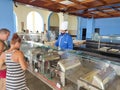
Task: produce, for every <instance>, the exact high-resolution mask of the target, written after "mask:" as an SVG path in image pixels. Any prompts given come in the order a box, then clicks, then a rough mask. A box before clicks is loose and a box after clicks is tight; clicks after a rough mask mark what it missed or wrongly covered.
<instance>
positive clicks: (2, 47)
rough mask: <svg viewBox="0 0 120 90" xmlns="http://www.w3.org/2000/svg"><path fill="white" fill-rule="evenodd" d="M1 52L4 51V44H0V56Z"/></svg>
mask: <svg viewBox="0 0 120 90" xmlns="http://www.w3.org/2000/svg"><path fill="white" fill-rule="evenodd" d="M3 50H4V44H3V43H2V42H0V55H1V54H2V52H3Z"/></svg>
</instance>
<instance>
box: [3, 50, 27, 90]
mask: <svg viewBox="0 0 120 90" xmlns="http://www.w3.org/2000/svg"><path fill="white" fill-rule="evenodd" d="M14 52H15V51H11V52H6V61H5V62H6V67H7V74H6V90H27V87H26V80H25V72H24V71H23V70H22V68H21V66H20V64H19V63H16V62H14V61H12V60H11V56H12V54H13V53H14Z"/></svg>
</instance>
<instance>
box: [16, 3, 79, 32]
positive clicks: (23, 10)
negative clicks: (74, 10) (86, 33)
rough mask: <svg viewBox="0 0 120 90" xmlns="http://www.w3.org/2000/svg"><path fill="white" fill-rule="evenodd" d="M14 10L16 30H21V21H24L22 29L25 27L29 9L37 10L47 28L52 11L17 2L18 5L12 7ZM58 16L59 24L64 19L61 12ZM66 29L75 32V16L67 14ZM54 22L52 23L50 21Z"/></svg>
mask: <svg viewBox="0 0 120 90" xmlns="http://www.w3.org/2000/svg"><path fill="white" fill-rule="evenodd" d="M14 11H15V13H16V15H17V19H18V31H19V32H20V31H21V22H24V29H27V25H26V24H27V15H28V13H29V12H31V11H36V12H38V13H39V14H40V15H41V16H42V17H43V21H44V24H46V29H47V30H48V18H49V15H50V14H51V13H52V12H51V11H48V10H46V9H41V8H38V7H33V6H28V5H21V4H18V7H14ZM58 16H59V26H60V25H61V23H62V22H63V21H64V15H63V13H58ZM68 22H69V25H68V30H70V31H69V32H70V33H71V32H72V33H74V34H76V30H77V17H76V16H69V17H68ZM52 24H54V23H52Z"/></svg>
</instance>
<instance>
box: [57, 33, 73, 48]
mask: <svg viewBox="0 0 120 90" xmlns="http://www.w3.org/2000/svg"><path fill="white" fill-rule="evenodd" d="M55 46H57V47H59V48H60V49H61V50H66V49H73V40H72V37H71V36H70V35H69V34H68V33H65V34H64V35H62V34H60V35H59V37H58V40H57V41H56V43H55Z"/></svg>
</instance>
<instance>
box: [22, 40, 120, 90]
mask: <svg viewBox="0 0 120 90" xmlns="http://www.w3.org/2000/svg"><path fill="white" fill-rule="evenodd" d="M21 50H22V51H23V52H24V54H25V57H26V59H27V62H28V63H29V68H28V70H29V71H30V72H31V73H32V74H33V75H35V76H36V77H37V78H39V79H40V80H41V81H43V82H44V83H46V84H47V85H48V86H50V87H51V88H52V89H53V90H119V89H120V87H119V85H120V69H119V68H120V63H119V59H116V60H118V61H115V60H113V59H114V58H112V59H111V58H109V57H106V56H104V57H103V56H102V55H100V54H96V53H91V52H88V51H85V50H81V51H77V50H66V51H58V50H57V49H55V48H51V47H49V46H45V45H43V44H39V43H35V42H23V43H22V47H21ZM63 56H66V57H63ZM113 82H114V83H115V84H112V83H113Z"/></svg>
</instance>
